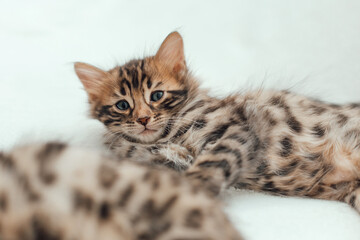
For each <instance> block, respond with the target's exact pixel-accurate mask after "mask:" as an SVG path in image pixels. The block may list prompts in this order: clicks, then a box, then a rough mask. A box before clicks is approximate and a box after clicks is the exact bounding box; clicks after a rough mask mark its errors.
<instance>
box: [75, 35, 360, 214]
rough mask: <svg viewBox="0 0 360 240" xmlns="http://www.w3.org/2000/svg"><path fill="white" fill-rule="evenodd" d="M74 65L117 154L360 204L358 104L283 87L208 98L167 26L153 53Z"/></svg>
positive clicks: (202, 175) (239, 183) (200, 175)
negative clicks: (104, 66)
mask: <svg viewBox="0 0 360 240" xmlns="http://www.w3.org/2000/svg"><path fill="white" fill-rule="evenodd" d="M75 70H76V73H77V75H78V77H79V78H80V80H81V82H82V83H83V85H84V87H85V89H86V91H87V93H88V97H89V102H90V106H91V115H92V116H93V117H94V118H96V119H98V120H100V121H101V122H103V123H104V124H105V126H106V127H107V129H108V132H109V134H110V139H109V140H108V143H109V147H110V148H111V149H113V150H114V151H115V152H117V153H118V154H119V155H121V156H126V157H129V158H134V159H147V160H148V161H151V162H154V163H160V164H161V163H162V164H165V165H167V166H169V167H173V168H176V169H178V170H183V171H185V172H186V175H187V176H189V177H191V178H194V179H200V180H202V181H203V182H204V183H206V184H207V185H208V186H209V188H210V189H211V190H212V191H213V192H214V193H217V192H219V190H220V189H221V188H222V187H229V186H234V187H237V188H246V189H253V190H256V191H264V192H270V193H273V194H278V195H286V196H307V197H313V198H319V199H331V200H339V201H344V202H346V203H349V204H350V205H351V206H352V207H354V208H355V209H356V210H357V211H360V104H347V105H336V104H328V103H325V102H321V101H318V100H314V99H310V98H307V97H304V96H299V95H296V94H294V93H291V92H288V91H265V90H258V91H251V92H246V93H244V94H233V95H231V96H228V97H226V98H216V97H211V96H209V95H208V94H207V92H206V91H205V90H203V89H199V88H198V83H197V81H196V80H195V79H194V77H193V76H192V75H191V73H190V72H189V70H188V68H187V67H186V64H185V58H184V50H183V41H182V38H181V36H180V34H179V33H177V32H173V33H171V34H170V35H169V36H168V37H167V38H166V39H165V40H164V42H163V43H162V45H161V46H160V48H159V50H158V52H157V53H156V55H155V56H152V57H146V58H144V59H140V60H133V61H130V62H128V63H126V64H125V65H122V66H116V67H115V68H113V69H111V70H109V71H103V70H101V69H98V68H96V67H93V66H90V65H88V64H85V63H76V64H75Z"/></svg>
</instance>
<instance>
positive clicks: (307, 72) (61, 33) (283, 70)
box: [0, 0, 360, 240]
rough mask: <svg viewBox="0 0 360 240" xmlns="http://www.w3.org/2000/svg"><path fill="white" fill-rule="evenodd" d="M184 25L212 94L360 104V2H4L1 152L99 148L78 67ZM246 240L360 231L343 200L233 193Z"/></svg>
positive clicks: (112, 58)
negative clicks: (264, 92)
mask: <svg viewBox="0 0 360 240" xmlns="http://www.w3.org/2000/svg"><path fill="white" fill-rule="evenodd" d="M174 30H178V31H180V33H181V34H182V35H183V37H184V41H185V51H186V56H187V62H188V64H189V66H190V68H191V69H192V70H193V71H194V73H195V74H196V75H197V76H198V77H199V79H200V80H201V81H202V82H203V86H204V87H209V88H211V89H212V92H213V93H214V94H219V95H224V94H227V93H229V92H231V91H235V90H246V89H249V88H256V87H260V86H264V87H266V88H290V89H291V90H293V91H296V92H299V93H302V94H306V95H309V96H315V97H318V98H321V99H323V100H326V101H331V102H336V103H342V102H349V101H358V102H360V96H359V90H360V67H359V66H360V1H358V0H352V1H351V0H348V1H346V0H341V1H340V0H338V1H334V0H301V1H300V0H299V1H291V0H272V1H267V0H261V1H260V0H258V1H256V0H248V1H240V0H239V1H210V0H207V1H205V0H198V1H194V0H182V1H139V0H132V1H130V0H128V1H119V0H102V1H100V0H81V1H74V0H72V1H70V0H62V1H53V0H41V1H40V0H33V1H28V0H26V1H25V0H0V149H8V148H10V147H11V146H13V145H14V144H19V143H24V142H31V141H39V140H46V139H60V140H65V141H68V142H70V143H72V144H77V145H83V146H90V147H97V146H98V142H99V139H100V136H101V134H102V131H103V127H102V125H101V124H100V123H98V122H97V121H95V120H90V119H88V118H87V116H86V115H87V100H86V95H85V93H84V91H83V90H82V87H81V84H80V82H79V81H78V80H77V78H76V76H75V74H74V72H73V67H72V63H73V62H75V61H85V62H88V63H91V64H94V65H96V66H99V67H102V68H104V69H108V68H111V67H113V66H114V65H116V64H121V63H124V62H125V61H127V60H130V59H131V58H134V57H136V58H138V57H142V56H144V55H149V54H153V53H154V52H155V51H156V49H157V48H158V46H159V45H160V43H161V41H162V40H163V39H164V38H165V36H166V35H167V34H168V33H169V32H171V31H174ZM224 199H225V201H226V202H227V206H226V211H227V212H228V213H229V215H230V217H231V219H232V220H233V221H234V223H235V225H236V226H237V227H238V229H239V230H240V231H241V232H242V234H243V235H244V236H245V238H246V239H267V240H270V239H274V240H275V239H276V240H279V239H286V240H288V239H299V240H300V239H302V240H303V239H317V240H320V239H326V240H330V239H334V240H335V239H344V240H347V239H348V240H350V239H351V240H359V239H360V215H359V214H357V213H356V212H355V211H354V210H352V209H350V207H348V206H347V205H345V204H343V203H337V202H328V201H319V200H311V199H298V198H280V197H274V196H269V195H263V194H258V193H252V192H245V191H229V192H228V193H226V194H225V195H224Z"/></svg>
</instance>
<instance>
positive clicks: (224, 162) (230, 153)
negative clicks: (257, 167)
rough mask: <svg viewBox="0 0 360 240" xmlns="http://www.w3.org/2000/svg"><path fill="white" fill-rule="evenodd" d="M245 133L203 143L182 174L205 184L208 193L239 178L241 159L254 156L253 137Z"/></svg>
mask: <svg viewBox="0 0 360 240" xmlns="http://www.w3.org/2000/svg"><path fill="white" fill-rule="evenodd" d="M248 139H249V138H246V134H242V133H238V134H230V135H227V136H225V137H223V138H221V139H219V140H216V141H215V142H214V143H212V144H207V145H206V146H205V147H204V149H203V150H202V151H201V152H200V154H199V155H198V156H197V157H196V159H195V161H194V164H193V165H192V166H191V167H190V168H189V169H188V170H187V171H186V173H185V174H186V176H188V177H189V178H190V179H193V180H194V183H195V184H201V185H205V188H207V189H208V190H209V191H210V192H211V193H212V194H214V195H217V194H218V193H219V192H220V191H221V189H224V188H228V187H230V186H233V185H235V184H236V183H237V182H239V180H240V177H241V176H242V171H243V170H242V169H243V164H244V161H245V160H246V161H248V160H249V159H250V158H253V157H254V154H256V153H255V152H250V151H252V150H254V151H256V148H258V145H259V144H260V143H259V141H258V140H257V139H253V140H248Z"/></svg>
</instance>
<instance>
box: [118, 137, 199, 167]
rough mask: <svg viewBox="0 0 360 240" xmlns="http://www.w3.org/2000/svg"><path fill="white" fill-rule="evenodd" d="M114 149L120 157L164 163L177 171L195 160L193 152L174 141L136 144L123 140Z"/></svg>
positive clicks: (154, 163) (163, 164)
mask: <svg viewBox="0 0 360 240" xmlns="http://www.w3.org/2000/svg"><path fill="white" fill-rule="evenodd" d="M113 151H114V152H115V154H116V156H117V157H119V158H120V159H128V160H131V161H136V162H144V163H148V164H151V165H162V166H166V167H168V168H171V169H174V170H176V171H184V170H186V169H187V168H188V167H189V166H190V165H191V164H192V162H193V155H192V153H191V152H190V151H189V150H188V149H186V148H185V147H183V146H180V145H178V144H174V143H157V144H135V143H130V142H127V141H123V142H121V143H118V145H117V146H115V147H114V148H113Z"/></svg>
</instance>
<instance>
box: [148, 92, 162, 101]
mask: <svg viewBox="0 0 360 240" xmlns="http://www.w3.org/2000/svg"><path fill="white" fill-rule="evenodd" d="M163 95H164V92H163V91H156V92H153V93H151V96H150V100H151V101H153V102H156V101H159V100H160V99H161V98H162V96H163Z"/></svg>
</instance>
